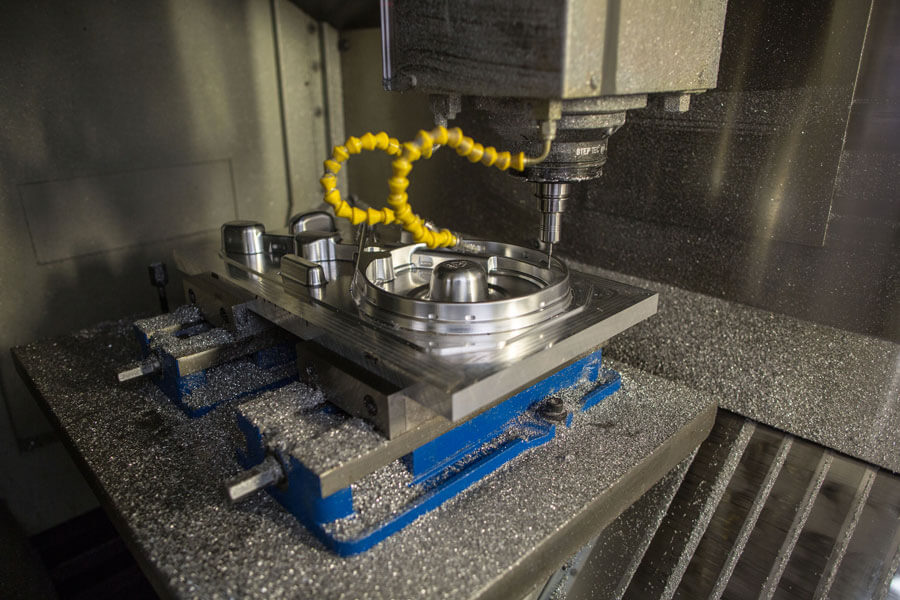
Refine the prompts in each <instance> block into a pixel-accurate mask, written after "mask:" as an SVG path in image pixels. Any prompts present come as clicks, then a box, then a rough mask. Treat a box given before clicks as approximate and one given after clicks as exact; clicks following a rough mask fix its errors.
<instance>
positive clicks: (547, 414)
mask: <svg viewBox="0 0 900 600" xmlns="http://www.w3.org/2000/svg"><path fill="white" fill-rule="evenodd" d="M568 414H569V411H567V410H566V406H565V404H564V403H563V401H562V398H559V397H558V396H550V397H549V398H547V399H546V400H545V401H544V404H543V405H541V407H540V415H541V416H542V417H544V418H545V419H547V420H548V421H553V422H555V423H562V422H563V421H565V420H566V417H567V416H568Z"/></svg>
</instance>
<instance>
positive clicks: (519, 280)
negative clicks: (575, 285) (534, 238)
mask: <svg viewBox="0 0 900 600" xmlns="http://www.w3.org/2000/svg"><path fill="white" fill-rule="evenodd" d="M463 256H465V259H464V260H461V259H460V252H457V251H447V250H428V249H427V248H425V247H423V246H421V245H411V246H401V247H400V248H396V249H393V250H388V251H378V250H375V249H367V251H366V252H364V253H363V255H362V257H361V258H360V261H359V263H360V264H359V269H358V270H357V272H356V276H355V278H354V288H353V294H354V299H355V300H356V302H357V304H358V305H359V307H360V310H362V311H363V312H364V313H365V314H367V315H369V316H371V317H373V318H375V319H379V320H381V321H384V322H387V323H391V324H392V325H395V326H398V327H401V328H404V329H411V330H415V331H423V332H433V333H444V334H455V335H468V336H480V335H482V334H494V333H503V332H510V331H514V330H521V329H523V328H527V327H531V326H534V325H538V324H540V323H542V322H544V321H546V320H547V319H550V318H552V317H554V316H555V315H558V314H560V313H561V312H562V311H564V310H565V309H566V308H567V307H568V306H569V303H570V302H571V299H572V297H571V293H570V288H569V274H568V269H567V268H566V266H565V265H564V264H563V263H562V262H561V261H558V260H557V261H551V262H550V263H549V264H548V262H547V257H546V255H544V254H542V253H540V252H537V251H534V250H528V249H526V248H521V247H518V246H512V245H509V244H500V243H496V242H481V241H478V242H467V246H466V248H465V253H464V254H463ZM448 265H451V270H449V271H448V269H447V267H448ZM453 265H456V267H453ZM466 265H467V266H466ZM461 271H463V272H464V273H465V275H464V278H465V280H466V283H465V284H461V285H460V286H459V288H458V289H459V291H458V292H457V293H459V294H460V297H459V298H453V297H452V295H453V292H452V291H446V290H443V289H442V288H444V287H445V285H446V284H447V283H448V282H447V281H446V280H447V279H448V278H450V277H451V276H452V277H455V278H459V273H460V272H461ZM479 271H480V272H483V274H484V279H485V284H484V285H485V288H486V289H484V290H483V292H481V293H480V294H481V295H482V299H478V295H479V293H477V292H474V290H473V291H472V292H471V293H469V292H467V291H465V290H463V289H462V287H464V286H465V287H469V288H472V287H478V286H479V285H480V284H479V283H478V282H477V280H476V281H471V280H470V279H473V278H474V277H475V275H474V274H475V273H476V272H479ZM451 273H452V275H451ZM451 285H452V284H451ZM435 289H437V290H438V297H437V298H436V297H435V294H434V290H435ZM442 294H446V295H447V296H443V295H442ZM467 295H468V296H471V299H470V300H469V301H462V300H463V297H464V296H467ZM448 296H450V297H448ZM445 298H446V299H445ZM477 343H478V340H467V341H465V342H462V344H463V345H464V346H465V347H471V346H472V345H473V344H477ZM445 345H446V346H448V347H449V346H452V345H454V342H453V341H450V340H448V342H447V343H446V344H445Z"/></svg>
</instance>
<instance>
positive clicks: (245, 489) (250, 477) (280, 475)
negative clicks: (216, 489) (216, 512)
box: [225, 454, 285, 504]
mask: <svg viewBox="0 0 900 600" xmlns="http://www.w3.org/2000/svg"><path fill="white" fill-rule="evenodd" d="M284 479H285V474H284V469H283V468H282V467H281V463H280V462H278V459H277V458H275V457H274V456H272V455H271V454H270V455H268V456H266V458H265V459H264V460H263V461H262V462H261V463H259V464H258V465H256V466H255V467H251V468H249V469H247V470H246V471H243V472H242V473H238V474H237V475H235V476H234V477H232V478H231V479H229V480H228V481H226V482H225V495H226V496H227V497H228V501H229V502H231V503H232V504H235V503H236V502H240V501H241V500H243V499H244V498H246V497H247V496H249V495H251V494H254V493H256V492H258V491H259V490H262V489H264V488H267V487H269V486H271V485H277V484H279V483H281V482H282V481H284Z"/></svg>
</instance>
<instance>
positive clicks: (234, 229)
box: [222, 221, 266, 254]
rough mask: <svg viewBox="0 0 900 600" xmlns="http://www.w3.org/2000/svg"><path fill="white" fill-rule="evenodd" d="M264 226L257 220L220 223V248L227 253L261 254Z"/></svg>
mask: <svg viewBox="0 0 900 600" xmlns="http://www.w3.org/2000/svg"><path fill="white" fill-rule="evenodd" d="M265 233H266V227H265V225H263V224H262V223H259V222H257V221H229V222H228V223H225V224H224V225H222V250H224V251H225V252H226V253H228V254H262V253H263V251H264V247H263V234H265Z"/></svg>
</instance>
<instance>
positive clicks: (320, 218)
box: [288, 210, 337, 235]
mask: <svg viewBox="0 0 900 600" xmlns="http://www.w3.org/2000/svg"><path fill="white" fill-rule="evenodd" d="M288 230H289V231H290V232H291V233H292V234H293V235H297V234H298V233H303V232H304V231H321V232H325V233H331V232H334V231H337V227H335V226H334V217H332V216H331V215H330V214H329V213H327V212H325V211H324V210H316V211H313V212H308V213H300V214H298V215H294V216H293V217H291V222H290V224H289V225H288Z"/></svg>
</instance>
